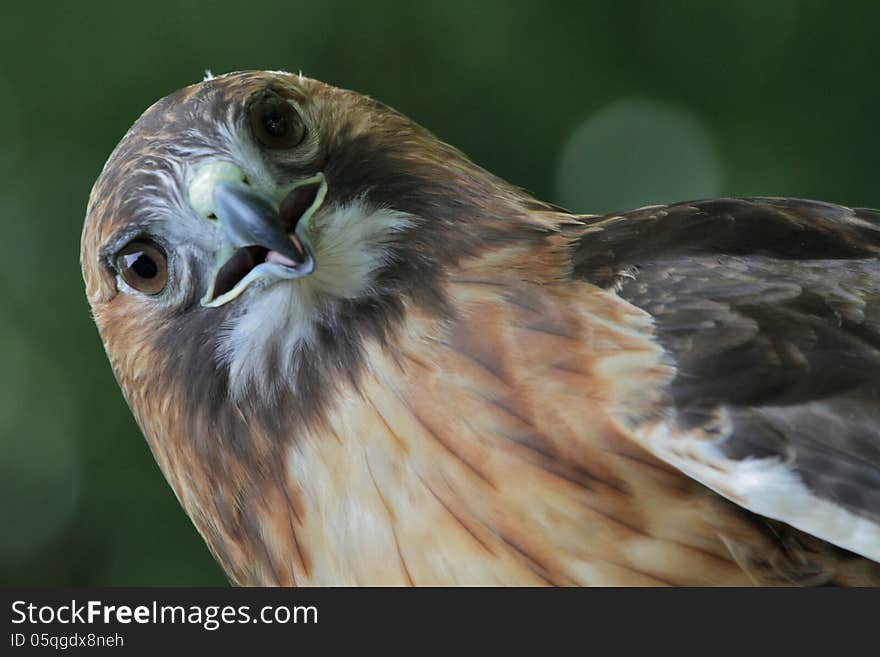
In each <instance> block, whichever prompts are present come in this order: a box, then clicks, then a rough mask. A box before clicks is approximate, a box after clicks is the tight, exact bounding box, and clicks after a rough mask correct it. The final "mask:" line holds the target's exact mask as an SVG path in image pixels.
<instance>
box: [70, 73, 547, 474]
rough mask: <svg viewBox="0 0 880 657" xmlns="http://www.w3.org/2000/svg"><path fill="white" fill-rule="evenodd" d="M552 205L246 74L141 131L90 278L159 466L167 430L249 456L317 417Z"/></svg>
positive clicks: (95, 199) (109, 173) (101, 207)
mask: <svg viewBox="0 0 880 657" xmlns="http://www.w3.org/2000/svg"><path fill="white" fill-rule="evenodd" d="M538 207H540V208H544V207H546V206H543V205H541V204H539V203H538V202H536V201H534V200H533V199H531V198H530V197H529V196H527V195H526V194H524V193H522V192H521V191H519V190H517V189H515V188H514V187H512V186H510V185H508V184H507V183H505V182H503V181H502V180H500V179H498V178H496V177H494V176H493V175H491V174H490V173H488V172H486V171H485V170H483V169H481V168H480V167H478V166H476V165H475V164H473V163H472V162H471V161H469V160H468V159H467V158H466V157H465V156H464V155H463V154H462V153H460V152H459V151H457V150H456V149H454V148H452V147H451V146H449V145H447V144H445V143H443V142H441V141H440V140H438V139H437V138H436V137H434V136H433V135H432V134H431V133H429V132H428V131H427V130H425V129H424V128H422V127H420V126H419V125H417V124H415V123H414V122H412V121H410V120H409V119H407V118H405V117H404V116H402V115H401V114H399V113H397V112H395V111H394V110H392V109H390V108H388V107H387V106H385V105H382V104H381V103H378V102H376V101H374V100H372V99H370V98H367V97H365V96H362V95H359V94H356V93H353V92H350V91H345V90H341V89H337V88H334V87H331V86H329V85H326V84H323V83H321V82H318V81H315V80H311V79H307V78H303V77H301V76H297V75H290V74H286V73H273V72H245V73H234V74H229V75H224V76H220V77H215V78H210V79H207V80H205V81H204V82H202V83H200V84H196V85H193V86H190V87H187V88H185V89H183V90H181V91H179V92H177V93H174V94H172V95H170V96H168V97H166V98H164V99H162V100H160V101H158V102H157V103H156V104H154V105H153V106H152V107H150V108H149V109H148V110H147V111H146V112H145V113H144V114H143V116H141V118H140V119H139V120H138V121H137V122H136V123H135V124H134V126H133V127H132V128H131V129H130V130H129V132H128V134H126V136H125V137H124V138H123V140H122V141H121V142H120V143H119V145H118V146H117V148H116V149H115V151H114V152H113V154H112V155H111V157H110V158H109V160H108V162H107V164H106V165H105V167H104V170H103V171H102V173H101V175H100V177H99V178H98V180H97V182H96V184H95V186H94V189H93V191H92V194H91V198H90V202H89V206H88V214H87V217H86V222H85V228H84V231H83V236H82V267H83V274H84V278H85V281H86V287H87V294H88V298H89V301H90V303H91V305H92V309H93V313H94V316H95V318H96V321H97V324H98V327H99V330H100V332H101V335H102V338H103V340H104V343H105V347H106V349H107V352H108V355H109V357H110V360H111V363H112V365H113V368H114V371H115V373H116V375H117V378H118V379H119V381H120V384H121V386H122V388H123V390H124V392H125V394H126V396H127V398H128V401H129V403H130V405H131V406H132V408H133V410H134V412H135V415H136V416H137V418H138V420H139V422H140V423H141V425H142V427H145V432H146V433H147V434H148V437H151V443H152V445H153V449H154V451H156V450H157V445H156V443H157V438H156V435H155V434H156V433H157V431H156V430H153V431H150V430H149V427H148V426H147V425H149V424H150V422H151V418H154V417H156V416H162V417H163V418H166V420H167V421H168V422H172V421H173V420H172V419H168V418H177V419H179V420H180V421H179V422H177V426H180V427H183V426H184V425H186V426H187V427H188V428H187V429H185V430H184V429H181V431H185V432H189V433H190V434H192V435H205V434H212V435H215V436H217V438H216V440H217V441H224V440H225V441H228V442H230V444H232V445H234V446H235V448H236V449H241V450H244V449H245V447H244V446H243V444H244V443H248V444H252V443H253V442H254V440H253V436H252V435H247V436H240V435H239V436H238V437H236V436H237V431H236V426H237V424H236V423H237V422H239V421H241V423H242V426H243V427H244V426H245V425H246V426H247V427H250V429H247V430H245V429H244V428H243V429H242V430H241V431H240V432H238V433H245V432H246V431H247V432H248V433H249V434H252V433H253V427H254V426H256V425H257V424H259V423H260V422H262V423H263V425H264V426H266V427H267V431H269V432H271V431H273V430H274V429H277V427H278V425H279V423H280V422H281V420H280V419H279V416H280V415H282V414H283V415H284V416H285V417H296V418H300V420H301V421H303V422H307V421H309V419H310V418H312V417H314V416H316V414H320V412H321V409H322V408H323V405H324V402H325V400H326V397H327V395H329V394H331V391H332V390H333V388H334V385H335V382H338V381H340V380H350V379H352V378H353V377H356V376H357V373H358V371H359V368H361V367H362V365H363V359H362V357H361V353H362V349H363V347H364V344H365V341H368V340H373V341H379V342H380V343H381V342H382V341H383V340H385V339H386V338H387V337H388V335H389V332H391V331H393V330H394V328H395V326H396V324H397V323H399V322H400V321H401V318H402V317H403V316H404V315H405V313H406V311H407V308H410V307H416V306H418V307H420V308H421V309H424V310H426V311H427V312H432V313H436V314H438V315H443V314H444V313H451V312H453V311H452V310H451V309H450V308H448V307H447V306H446V305H445V299H444V294H443V290H442V281H443V278H444V276H445V273H446V272H447V271H448V268H449V267H450V266H453V265H454V264H455V263H456V262H458V261H459V260H460V259H461V258H462V257H466V256H468V255H471V254H475V253H477V252H479V251H480V250H481V249H483V248H485V247H487V246H489V245H495V244H499V243H503V242H506V241H511V240H516V239H522V238H523V235H533V236H536V237H537V236H539V235H541V234H543V233H544V232H545V231H546V227H544V226H539V225H537V224H536V222H535V219H534V214H535V213H533V212H530V211H531V210H535V209H536V208H538ZM172 390H173V391H176V392H174V393H172V392H170V391H172ZM242 415H244V416H245V418H246V421H245V420H241V418H240V416H242ZM184 421H185V422H184ZM211 440H214V438H212V439H211ZM240 443H241V444H240ZM206 449H207V448H206ZM157 456H158V457H160V463H161V462H162V458H161V454H158V453H157Z"/></svg>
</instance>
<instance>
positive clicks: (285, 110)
mask: <svg viewBox="0 0 880 657" xmlns="http://www.w3.org/2000/svg"><path fill="white" fill-rule="evenodd" d="M249 118H250V123H251V132H253V134H254V137H255V138H256V139H257V141H259V142H260V143H261V144H263V146H265V147H266V148H293V147H294V146H297V145H299V143H300V142H302V140H303V137H305V134H306V127H305V125H303V122H302V119H301V118H300V116H299V114H298V113H297V111H296V109H294V107H293V105H291V104H290V103H289V102H287V101H286V100H285V99H284V98H282V97H281V96H278V95H276V94H274V93H271V92H270V93H267V94H265V95H263V96H260V97H259V98H257V99H256V101H255V102H254V103H253V104H252V105H251V108H250V117H249Z"/></svg>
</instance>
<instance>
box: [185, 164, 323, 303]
mask: <svg viewBox="0 0 880 657" xmlns="http://www.w3.org/2000/svg"><path fill="white" fill-rule="evenodd" d="M326 192H327V183H326V181H325V180H324V176H323V175H322V174H318V175H316V176H314V177H312V178H309V179H308V180H304V181H302V182H300V183H298V184H297V185H296V186H295V187H294V188H293V189H292V190H291V191H290V193H289V194H288V195H287V196H286V197H285V198H284V199H283V200H282V201H281V202H280V203H277V202H275V201H274V200H273V199H272V198H270V197H269V196H268V195H265V194H262V193H260V192H258V191H256V190H254V189H252V188H251V187H249V186H248V185H247V184H246V183H244V182H238V181H233V180H224V181H220V182H217V183H216V185H215V186H214V189H213V201H214V203H213V207H214V215H215V216H216V218H217V219H218V220H219V221H220V223H221V225H222V226H223V231H224V233H225V236H226V241H225V242H226V243H225V244H224V246H223V248H221V250H220V252H219V253H218V254H217V262H216V264H215V266H214V271H213V275H212V277H211V283H210V284H209V286H208V290H207V291H206V293H205V296H204V297H203V298H202V305H203V306H206V307H209V308H216V307H217V306H222V305H223V304H225V303H228V302H230V301H232V300H233V299H235V298H236V297H238V296H239V295H240V294H241V293H242V292H243V291H244V290H245V289H246V288H247V286H248V285H250V284H251V283H253V282H254V281H256V280H259V279H269V280H270V281H277V280H290V279H294V278H302V277H303V276H308V275H309V274H311V273H312V272H313V271H314V269H315V260H314V257H313V255H312V251H311V246H310V244H309V241H308V238H307V234H306V233H307V227H308V220H309V218H310V217H311V216H312V215H313V214H314V213H315V211H316V210H317V209H318V208H319V207H320V206H321V203H322V202H323V200H324V196H325V195H326Z"/></svg>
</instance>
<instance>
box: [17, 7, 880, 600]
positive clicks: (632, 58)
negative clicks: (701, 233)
mask: <svg viewBox="0 0 880 657" xmlns="http://www.w3.org/2000/svg"><path fill="white" fill-rule="evenodd" d="M3 14H4V15H3V23H4V29H3V38H2V40H0V126H2V145H0V229H2V232H0V235H2V244H3V251H4V253H3V256H2V257H0V363H2V366H3V368H4V371H3V373H2V375H0V499H2V503H0V584H6V585H10V584H28V585H44V584H45V585H49V584H53V585H96V584H105V585H173V584H181V585H184V584H188V585H199V584H222V583H224V582H225V581H226V580H225V578H224V576H223V574H222V572H221V571H220V569H219V568H218V567H217V566H216V564H215V563H214V562H213V560H212V558H211V556H210V554H209V553H208V551H207V549H206V548H205V547H204V546H203V544H202V542H201V539H200V538H199V537H198V535H197V534H196V532H195V530H194V529H193V528H192V526H191V525H190V523H189V521H188V520H187V518H186V517H185V516H184V514H183V512H182V511H181V510H180V508H179V507H178V504H177V502H176V500H175V499H174V497H173V495H172V493H171V490H170V488H169V487H168V486H167V484H166V483H165V481H164V480H163V478H162V476H161V474H160V473H159V471H158V469H157V467H156V465H155V463H154V462H153V459H152V456H151V455H150V452H149V450H148V449H147V446H146V444H145V442H144V441H143V439H142V438H141V436H140V434H139V431H138V429H137V427H136V426H135V424H134V422H133V420H132V418H131V416H130V414H129V411H128V409H127V407H126V406H125V403H124V401H123V399H122V396H121V395H120V393H119V391H118V389H117V388H116V385H115V382H114V380H113V376H112V374H111V372H110V369H109V366H108V364H107V361H106V359H105V357H104V354H103V351H102V348H101V345H100V342H99V339H98V335H97V333H96V331H95V328H94V326H93V325H92V323H91V320H90V318H89V312H88V307H87V305H86V302H85V299H84V296H83V286H82V282H81V278H80V272H79V264H78V257H79V235H80V230H81V225H82V218H83V214H84V211H85V204H86V199H87V196H88V193H89V190H90V187H91V184H92V182H93V181H94V179H95V177H96V176H97V175H98V172H99V171H100V169H101V166H102V165H103V163H104V160H105V159H106V157H107V156H108V154H109V153H110V150H111V149H112V148H113V146H114V145H115V143H116V142H117V141H118V140H119V138H120V137H121V136H122V135H123V133H124V132H125V130H126V129H127V128H128V126H129V125H130V124H131V123H132V122H133V121H134V120H135V119H136V118H137V117H138V115H139V114H140V113H141V112H142V111H143V110H144V109H145V108H146V107H147V106H149V105H150V104H151V103H152V102H153V101H154V100H156V99H157V98H159V97H161V96H164V95H165V94H167V93H170V92H171V91H173V90H175V89H177V88H179V87H182V86H184V85H187V84H190V83H192V82H195V81H197V80H199V79H201V77H202V75H203V71H204V70H205V69H211V70H212V71H213V72H214V73H222V72H228V71H231V70H240V69H256V68H269V69H286V70H292V71H297V70H302V71H303V72H304V74H306V75H308V76H311V77H316V78H319V79H322V80H325V81H327V82H330V83H333V84H335V85H338V86H343V87H348V88H352V89H356V90H358V91H361V92H364V93H367V94H369V95H372V96H374V97H376V98H378V99H380V100H383V101H385V102H387V103H388V104H390V105H392V106H394V107H396V108H398V109H399V110H401V111H403V112H404V113H406V114H408V115H409V116H411V117H413V118H414V119H416V120H417V121H419V122H421V123H423V124H424V125H426V126H427V127H429V128H430V129H431V130H433V131H434V132H436V133H437V134H439V135H440V136H441V137H443V138H444V139H445V140H446V141H449V142H451V143H453V144H455V145H456V146H458V147H460V148H461V149H463V150H464V151H465V152H467V153H468V154H470V155H471V156H472V157H473V158H474V159H475V160H476V161H477V162H478V163H480V164H481V165H483V166H485V167H486V168H488V169H490V170H492V171H494V172H495V173H497V174H499V175H501V176H502V177H504V178H507V179H508V180H510V181H512V182H514V183H516V184H518V185H520V186H523V187H525V188H527V189H529V190H531V191H533V192H534V193H535V194H536V195H537V196H539V197H542V198H545V199H549V200H552V201H555V202H557V203H560V204H562V205H565V206H568V207H570V208H572V209H575V210H580V211H584V212H588V211H594V212H596V211H610V210H615V209H625V208H629V207H634V206H638V205H644V204H647V203H655V202H663V201H674V200H685V199H690V198H697V197H707V196H718V195H754V194H768V195H785V196H799V197H807V198H817V199H822V200H827V201H835V202H840V203H843V204H847V205H857V206H874V207H877V206H880V129H878V114H880V84H878V79H877V75H878V65H880V49H878V45H877V26H878V25H880V3H878V2H875V1H873V0H869V1H866V2H847V3H836V2H835V3H832V2H770V1H763V2H727V3H718V4H714V3H708V2H706V3H704V2H622V1H620V0H614V1H608V2H592V3H574V2H572V3H552V2H547V0H543V1H538V2H509V1H502V0H499V1H495V2H485V1H484V2H468V3H464V2H442V3H431V4H425V3H413V2H405V1H399V2H391V1H378V2H377V1H373V2H362V1H356V0H355V1H342V0H321V1H319V2H296V1H294V0H287V1H286V2H276V3H267V2H248V3H238V2H230V1H225V2H198V1H195V0H189V1H181V2H175V3H168V4H163V3H160V2H151V3H148V4H141V5H135V4H134V3H128V2H125V3H123V2H112V3H111V2H88V3H85V2H83V3H77V2H70V3H65V4H63V5H62V4H61V3H59V5H58V6H57V7H55V8H52V6H51V4H50V5H46V4H45V3H23V2H20V3H15V4H14V5H7V6H5V7H4V12H3Z"/></svg>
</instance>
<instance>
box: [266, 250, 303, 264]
mask: <svg viewBox="0 0 880 657" xmlns="http://www.w3.org/2000/svg"><path fill="white" fill-rule="evenodd" d="M266 262H274V263H275V264H277V265H284V266H285V267H293V268H296V265H297V263H295V262H294V261H293V260H291V259H290V258H288V257H287V256H285V255H282V254H280V253H278V251H269V252H268V253H267V254H266Z"/></svg>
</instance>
